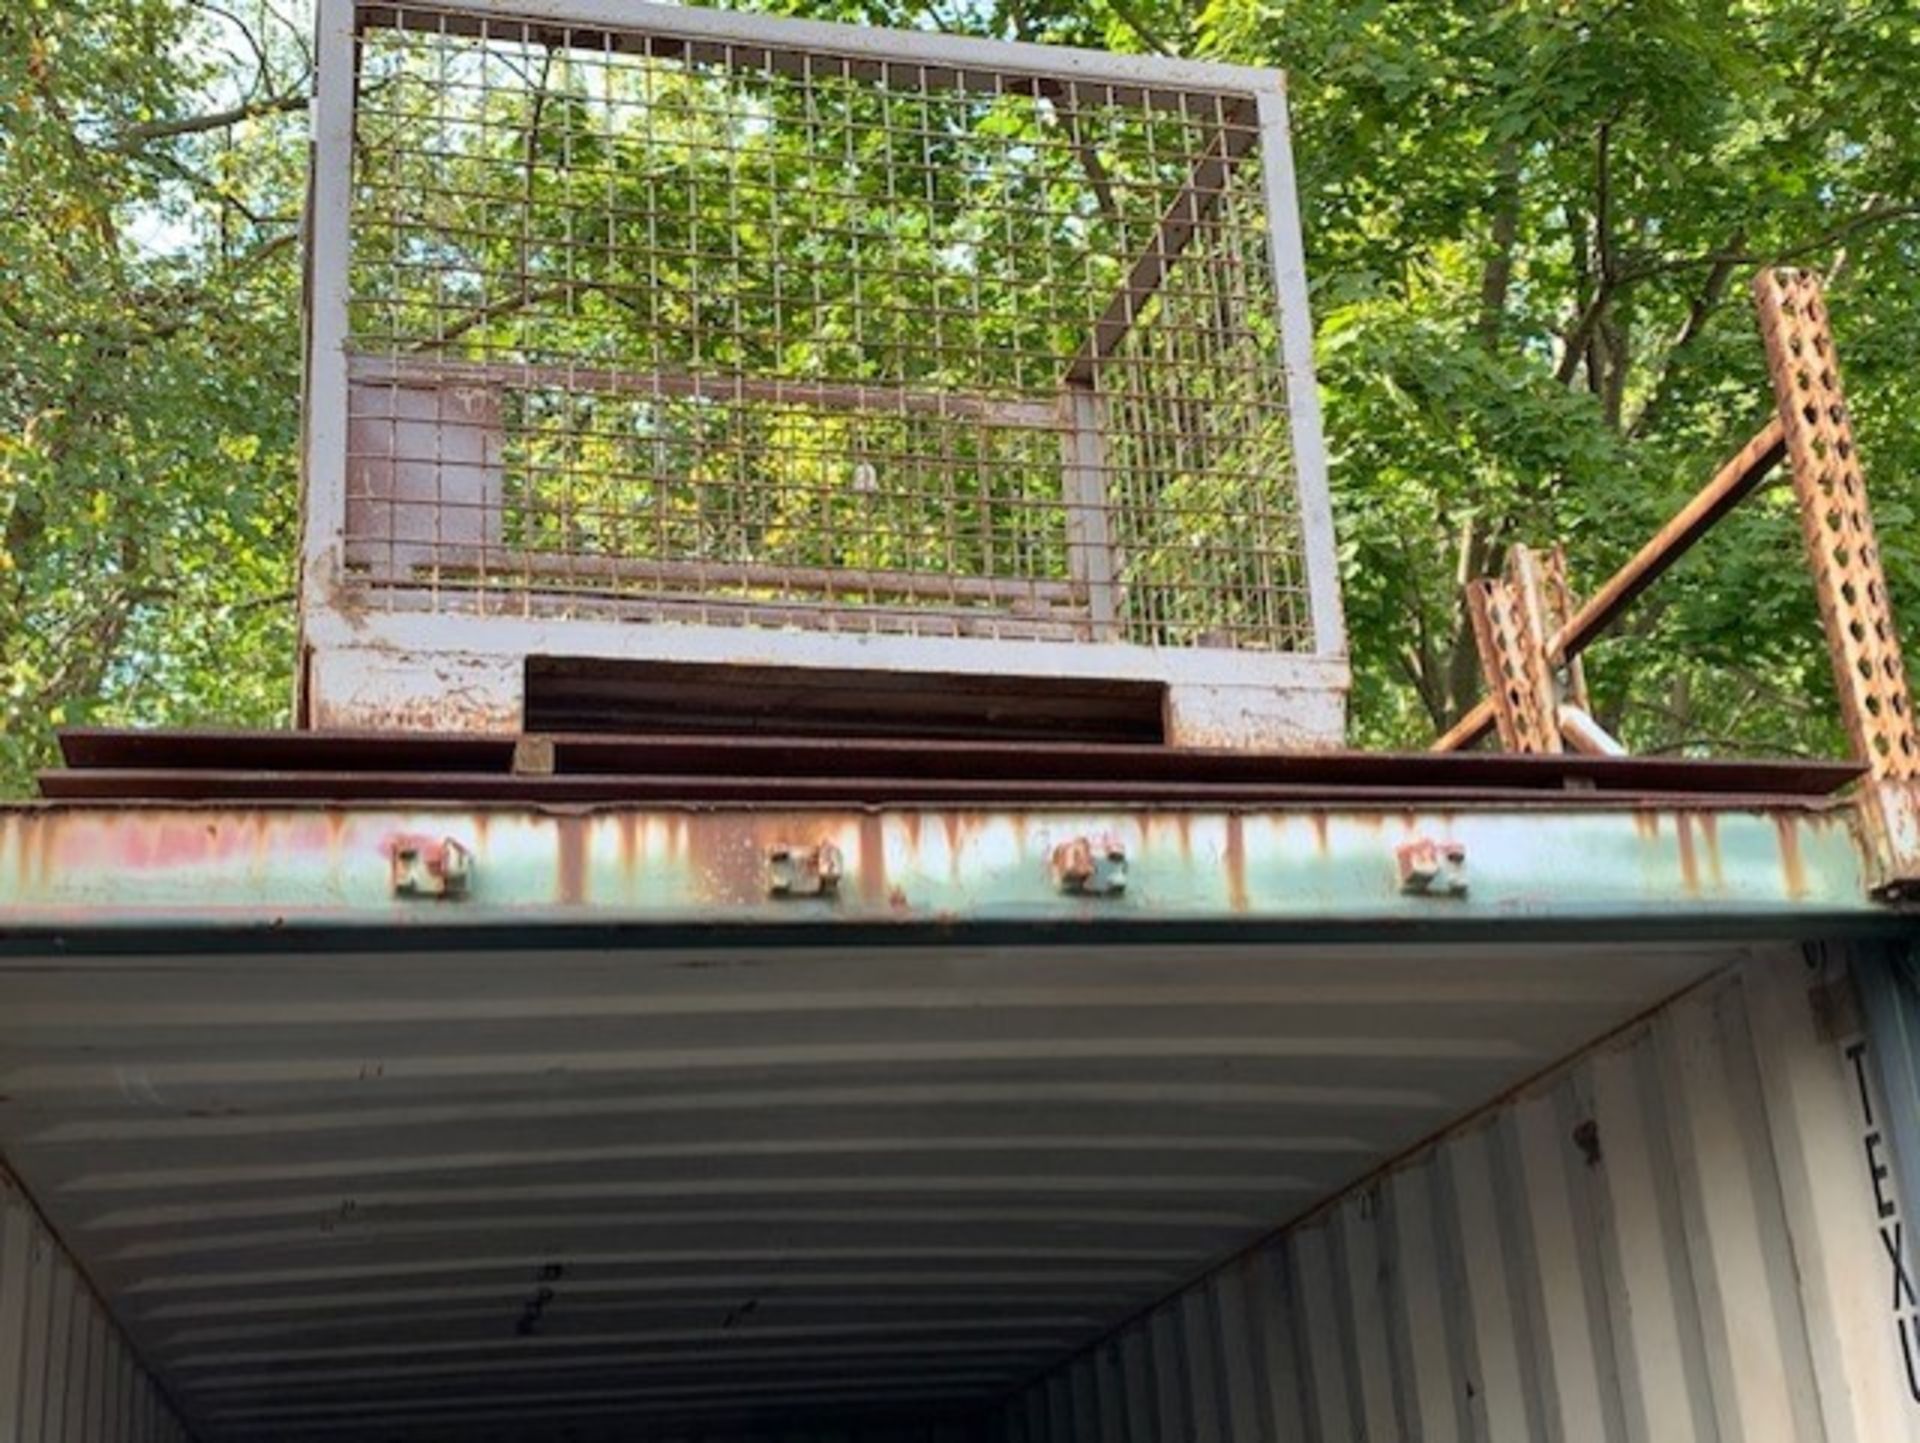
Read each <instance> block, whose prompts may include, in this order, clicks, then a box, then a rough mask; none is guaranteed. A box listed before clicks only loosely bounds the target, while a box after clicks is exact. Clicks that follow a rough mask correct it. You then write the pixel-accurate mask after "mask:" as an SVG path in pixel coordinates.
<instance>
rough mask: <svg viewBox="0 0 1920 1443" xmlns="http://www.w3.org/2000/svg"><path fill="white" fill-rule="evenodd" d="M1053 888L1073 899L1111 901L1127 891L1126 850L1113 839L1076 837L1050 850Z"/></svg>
mask: <svg viewBox="0 0 1920 1443" xmlns="http://www.w3.org/2000/svg"><path fill="white" fill-rule="evenodd" d="M1052 867H1053V884H1054V886H1055V887H1057V888H1058V889H1059V890H1060V891H1062V892H1065V893H1067V894H1068V895H1069V896H1076V897H1111V896H1113V895H1114V894H1115V893H1117V892H1124V891H1126V889H1127V849H1126V847H1125V846H1123V845H1122V844H1121V843H1120V841H1119V839H1118V838H1116V837H1101V838H1099V839H1098V840H1095V839H1094V838H1091V837H1075V838H1073V839H1072V840H1071V841H1066V842H1062V843H1061V844H1060V845H1059V846H1057V847H1055V848H1054V849H1053V863H1052Z"/></svg>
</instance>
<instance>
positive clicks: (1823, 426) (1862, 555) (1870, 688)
mask: <svg viewBox="0 0 1920 1443" xmlns="http://www.w3.org/2000/svg"><path fill="white" fill-rule="evenodd" d="M1753 292H1754V297H1755V299H1756V300H1757V301H1758V303H1759V308H1760V334H1761V337H1762V339H1763V340H1764V341H1765V342H1766V347H1767V369H1768V371H1769V372H1770V373H1771V374H1772V376H1773V391H1774V397H1775V399H1776V400H1777V401H1778V403H1779V407H1780V419H1781V421H1782V423H1783V424H1784V426H1785V429H1786V444H1787V458H1788V462H1789V467H1790V469H1791V471H1792V474H1793V493H1794V497H1795V499H1796V500H1797V501H1798V503H1799V512H1800V529H1801V533H1802V535H1803V536H1804V537H1805V539H1806V544H1807V561H1808V564H1809V565H1810V566H1811V567H1812V569H1813V581H1814V595H1815V597H1816V598H1817V599H1818V601H1819V604H1820V620H1821V622H1822V623H1823V624H1824V625H1825V627H1826V632H1827V647H1828V650H1829V651H1830V652H1831V653H1832V655H1833V669H1834V677H1835V679H1836V681H1837V682H1838V684H1839V685H1838V689H1839V693H1840V712H1841V715H1842V717H1843V719H1844V720H1845V722H1846V726H1847V735H1848V736H1849V738H1850V739H1851V740H1852V742H1853V749H1854V753H1855V755H1857V756H1859V757H1860V758H1862V759H1863V760H1864V761H1865V762H1866V763H1867V766H1868V768H1869V770H1870V771H1871V772H1872V774H1873V776H1874V777H1875V778H1877V779H1884V780H1888V781H1912V780H1914V779H1915V778H1916V777H1920V734H1917V733H1916V731H1915V729H1914V721H1913V699H1912V697H1911V695H1910V694H1909V692H1908V690H1907V673H1906V667H1905V664H1904V663H1903V662H1902V660H1901V657H1900V638H1899V635H1898V633H1897V632H1896V630H1895V628H1894V624H1893V607H1892V604H1891V602H1889V600H1888V599H1887V578H1886V573H1885V571H1884V570H1883V569H1882V568H1881V565H1880V543H1879V540H1878V538H1877V537H1876V536H1875V534H1874V527H1873V512H1872V510H1871V508H1870V507H1869V506H1868V504H1867V481H1866V475H1865V473H1864V472H1863V471H1862V469H1861V465H1860V453H1859V452H1858V451H1857V450H1856V449H1855V447H1854V442H1853V420H1852V417H1851V416H1850V414H1849V413H1848V411H1847V402H1846V396H1845V394H1844V393H1843V392H1842V390H1841V388H1840V366H1839V361H1838V359H1837V358H1836V357H1835V355H1834V347H1833V332H1832V328H1831V326H1830V325H1829V323H1828V318H1827V306H1826V301H1825V298H1824V297H1823V296H1822V294H1821V289H1820V281H1819V278H1818V277H1817V276H1815V275H1813V273H1812V272H1810V271H1790V270H1764V271H1762V272H1760V274H1759V275H1757V276H1755V277H1754V278H1753Z"/></svg>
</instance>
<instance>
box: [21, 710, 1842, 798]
mask: <svg viewBox="0 0 1920 1443" xmlns="http://www.w3.org/2000/svg"><path fill="white" fill-rule="evenodd" d="M653 720H654V721H655V723H656V725H657V724H658V722H659V718H657V717H656V718H654V719H653ZM540 739H541V740H543V741H544V742H546V744H547V745H548V746H549V747H550V748H551V751H552V765H551V770H550V771H547V770H546V769H545V768H541V769H539V770H541V771H542V773H543V774H545V775H548V776H552V777H556V778H560V779H566V780H572V781H575V782H578V783H581V784H583V785H590V784H593V783H595V782H596V781H605V782H606V783H607V785H608V786H609V787H610V788H611V787H616V786H618V785H621V784H622V779H632V778H635V777H651V778H655V779H658V780H659V781H661V782H662V783H663V784H678V783H683V782H687V781H695V782H705V781H708V780H710V779H713V778H733V779H736V781H737V782H738V783H739V784H740V785H741V786H743V787H744V786H748V785H757V786H760V787H762V788H765V789H766V794H767V795H771V794H772V793H773V792H774V791H776V790H777V789H779V788H783V787H786V786H788V785H789V784H793V783H808V784H810V783H814V782H819V781H823V780H824V781H828V782H831V783H833V784H835V785H838V786H841V787H843V788H844V789H845V790H846V791H847V792H849V793H853V792H855V791H858V792H859V793H861V794H862V796H865V795H866V794H867V793H868V791H869V789H870V786H877V785H883V784H887V781H888V779H894V780H911V781H912V782H914V783H916V784H918V785H920V786H924V787H928V788H938V787H941V786H944V785H946V784H948V783H962V784H971V783H976V782H991V783H995V784H999V785H1003V786H1005V787H1007V788H1008V789H1009V790H1018V791H1020V792H1022V793H1026V792H1030V791H1031V790H1032V789H1034V788H1036V787H1039V786H1042V785H1055V784H1058V785H1066V784H1074V785H1083V786H1086V787H1088V788H1090V789H1097V790H1099V791H1100V792H1101V793H1103V794H1104V795H1105V796H1106V798H1107V799H1108V800H1110V801H1114V802H1125V801H1128V800H1130V799H1132V798H1133V796H1134V794H1135V788H1136V787H1139V786H1142V785H1145V784H1151V785H1153V786H1154V787H1155V788H1156V789H1158V791H1159V793H1160V794H1161V795H1173V796H1178V795H1180V794H1181V793H1182V792H1185V793H1186V794H1187V795H1188V796H1189V799H1190V800H1193V801H1195V802H1198V801H1200V800H1201V799H1202V798H1203V797H1204V796H1205V795H1206V794H1207V793H1209V792H1217V791H1219V790H1220V789H1222V788H1255V787H1297V788H1301V789H1307V790H1311V791H1313V792H1316V793H1318V794H1320V795H1324V796H1326V797H1328V798H1330V799H1334V800H1337V799H1338V798H1339V797H1340V796H1342V795H1347V794H1356V793H1358V792H1361V791H1364V790H1367V789H1374V790H1378V791H1380V792H1381V793H1383V794H1386V795H1391V796H1395V797H1397V798H1399V799H1400V800H1401V801H1402V802H1404V803H1405V804H1407V805H1410V806H1415V807H1424V806H1437V805H1442V804H1444V803H1445V801H1446V800H1448V799H1450V798H1460V797H1465V796H1468V795H1471V794H1475V793H1481V792H1485V791H1508V792H1513V793H1516V794H1524V793H1533V794H1544V795H1545V796H1546V797H1547V798H1549V799H1551V798H1554V797H1564V796H1565V795H1566V794H1567V793H1568V792H1569V791H1575V792H1577V793H1578V794H1579V796H1580V797H1581V798H1583V799H1588V800H1592V799H1596V798H1600V797H1607V796H1618V797H1624V798H1627V799H1629V800H1631V801H1635V802H1647V803H1656V802H1665V803H1672V802H1673V800H1674V799H1675V798H1699V797H1703V796H1717V797H1720V798H1722V799H1725V800H1726V801H1727V802H1728V804H1733V802H1734V801H1736V800H1737V799H1739V798H1748V799H1754V800H1756V802H1758V801H1759V799H1764V798H1767V797H1777V796H1786V795H1794V796H1798V797H1801V798H1803V799H1807V798H1819V797H1826V796H1831V795H1833V794H1834V793H1836V792H1838V791H1840V790H1841V789H1842V788H1843V787H1846V786H1847V785H1849V784H1850V783H1852V782H1854V781H1856V780H1858V779H1859V777H1860V776H1861V774H1862V772H1863V770H1864V769H1863V768H1862V767H1861V766H1860V765H1859V764H1858V763H1855V762H1847V761H1833V760H1821V759H1813V758H1793V757H1788V758H1773V759H1770V760H1763V761H1754V760H1746V759H1741V758H1729V757H1710V758H1709V757H1703V758H1675V757H1630V758H1623V759H1609V760H1592V759H1588V758H1584V757H1580V756H1575V755H1568V754H1564V753H1563V754H1562V755H1560V756H1554V757H1548V756H1517V755H1512V754H1508V753H1502V752H1458V753H1452V754H1447V755H1435V754H1434V753H1431V752H1291V753H1274V752H1229V751H1219V750H1204V749H1203V750H1195V749H1190V748H1183V747H1174V746H1163V745H1159V744H1157V743H1155V744H1144V743H1110V742H1057V741H1028V740H1022V741H1007V740H984V739H979V738H969V739H965V740H957V739H942V738H938V737H917V738H910V739H909V738H900V737H871V736H824V735H808V736H781V735H777V734H769V733H760V732H748V733H726V734H711V733H704V732H699V731H691V730H676V731H664V730H656V731H653V732H648V733H638V734H570V733H564V732H562V733H548V734H545V735H544V736H543V737H541V738H540ZM525 740H527V738H525V737H521V736H515V735H495V736H478V735H462V734H448V735H430V734H425V733H407V732H384V733H376V732H337V731H244V730H233V729H226V728H217V729H215V728H206V729H191V728H190V729H166V730H123V729H114V728H98V727H70V728H67V729H66V730H64V731H62V732H61V733H60V746H61V753H62V755H63V757H64V758H65V761H66V769H65V770H61V771H50V772H48V773H46V774H45V778H44V780H45V783H46V786H47V795H49V796H51V795H53V794H54V789H55V788H60V789H62V795H65V796H68V797H78V796H80V795H82V794H83V793H82V792H81V791H80V790H78V789H80V788H86V789H87V790H86V792H85V793H84V794H85V795H88V796H91V797H94V798H103V799H110V800H134V799H139V798H143V797H147V798H154V799H158V798H161V797H163V796H166V795H168V794H167V793H161V792H157V791H156V792H146V791H144V790H143V788H145V787H147V786H149V785H152V786H156V787H159V786H165V787H167V788H169V789H171V795H173V796H174V797H177V798H179V799H186V798H187V797H189V796H199V797H215V796H220V797H231V798H235V799H238V800H245V799H246V795H245V793H244V791H235V790H234V788H236V787H244V786H246V785H251V784H253V783H251V782H249V781H247V780H246V779H248V778H252V779H254V780H255V781H256V782H257V781H259V780H260V779H264V778H270V777H277V778H280V779H282V780H283V781H284V782H285V784H287V785H294V784H299V785H302V786H308V787H312V788H314V789H316V790H317V789H319V788H321V787H325V786H336V787H339V788H343V789H345V790H344V792H343V793H341V794H342V795H345V796H347V797H349V798H351V797H354V795H355V793H354V791H353V788H354V787H355V786H356V785H357V784H358V783H359V782H360V781H361V780H363V779H365V780H372V779H376V778H378V779H383V781H382V784H383V785H391V786H394V787H400V786H405V787H408V788H410V789H411V790H410V791H409V792H408V793H407V795H410V796H413V797H429V796H433V795H435V792H434V791H433V789H434V788H436V787H441V786H446V785H452V784H454V783H455V782H456V780H458V779H462V778H464V779H465V784H466V785H470V786H472V787H475V788H486V787H490V786H493V785H495V784H496V783H499V784H510V783H514V782H515V779H516V777H519V778H524V777H526V775H527V773H528V772H529V770H530V769H529V768H526V767H523V766H518V765H517V764H516V756H517V754H518V753H519V752H520V749H521V743H522V742H523V741H525ZM189 789H194V790H191V791H190V790H189ZM465 795H467V794H465V793H463V796H465ZM500 795H501V796H502V797H503V798H504V796H505V793H504V792H503V793H501V794H500ZM608 799H611V797H610V796H609V798H608ZM882 799H883V800H884V798H882Z"/></svg>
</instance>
